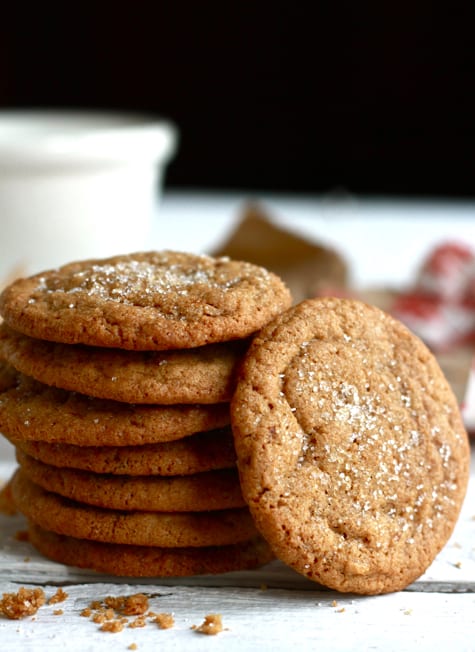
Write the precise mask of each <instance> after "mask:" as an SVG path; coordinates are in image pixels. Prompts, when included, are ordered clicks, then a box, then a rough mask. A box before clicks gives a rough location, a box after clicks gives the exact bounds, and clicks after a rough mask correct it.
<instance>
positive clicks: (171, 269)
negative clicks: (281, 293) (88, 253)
mask: <svg viewBox="0 0 475 652" xmlns="http://www.w3.org/2000/svg"><path fill="white" fill-rule="evenodd" d="M251 279H252V282H253V283H254V284H265V283H268V280H269V273H268V272H267V271H266V270H264V269H262V268H260V267H256V266H254V265H250V264H247V263H240V264H239V265H237V264H233V263H232V262H230V261H229V259H228V258H226V257H222V258H217V259H213V258H211V257H209V256H204V255H203V256H193V258H192V260H191V261H190V259H189V257H185V256H182V257H180V255H179V254H173V256H172V255H171V254H170V253H167V252H157V253H155V254H154V255H152V256H150V257H149V258H148V259H142V258H140V257H137V258H134V257H129V258H127V257H124V259H122V260H117V261H115V262H114V263H113V264H111V263H108V262H107V261H104V262H103V263H97V264H92V265H91V266H90V267H88V268H86V269H78V270H77V271H74V270H73V271H71V273H70V274H69V275H67V276H63V275H52V276H43V277H40V278H39V281H38V286H37V288H36V290H37V291H39V292H43V293H47V294H48V293H49V294H53V293H54V294H58V293H65V294H66V295H67V296H68V297H69V302H68V304H67V305H68V307H69V308H73V307H74V306H75V303H74V297H75V295H81V297H84V296H88V297H93V298H94V299H98V300H101V301H114V302H119V303H123V304H127V305H140V306H153V305H155V304H156V303H160V302H162V301H163V299H164V298H166V297H167V295H170V294H173V296H174V298H175V299H176V297H177V296H178V297H179V296H183V297H187V296H189V295H191V296H193V295H194V293H195V292H196V291H197V289H198V290H199V291H200V292H202V291H203V290H205V291H206V292H209V291H214V292H216V291H219V292H221V293H226V292H228V291H229V290H230V289H232V288H234V287H236V286H238V285H240V284H241V283H246V282H249V281H250V280H251ZM29 302H30V303H34V302H35V298H34V297H32V298H31V299H29Z"/></svg>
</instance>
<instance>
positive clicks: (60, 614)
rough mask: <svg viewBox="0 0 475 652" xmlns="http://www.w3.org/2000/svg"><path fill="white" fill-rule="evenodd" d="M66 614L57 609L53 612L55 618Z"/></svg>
mask: <svg viewBox="0 0 475 652" xmlns="http://www.w3.org/2000/svg"><path fill="white" fill-rule="evenodd" d="M63 614H64V611H63V610H62V609H55V610H54V611H53V616H62V615H63Z"/></svg>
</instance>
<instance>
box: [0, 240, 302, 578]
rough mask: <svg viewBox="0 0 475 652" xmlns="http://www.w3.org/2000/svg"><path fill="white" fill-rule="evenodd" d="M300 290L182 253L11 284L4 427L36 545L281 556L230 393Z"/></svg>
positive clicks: (90, 552) (88, 562)
mask: <svg viewBox="0 0 475 652" xmlns="http://www.w3.org/2000/svg"><path fill="white" fill-rule="evenodd" d="M290 302H291V299H290V295H289V292H288V290H287V288H286V287H285V286H284V284H283V283H282V282H281V280H280V279H279V278H278V277H277V276H275V275H274V274H271V273H269V272H268V271H267V270H265V269H263V268H261V267H257V266H255V265H251V264H248V263H242V262H236V261H231V260H229V259H226V258H211V257H207V256H195V255H191V254H183V253H177V252H150V253H141V254H133V255H128V256H119V257H115V258H110V259H107V260H94V261H84V262H79V263H72V264H70V265H66V266H64V267H62V268H60V269H57V270H51V271H48V272H45V273H43V274H39V275H35V276H33V277H30V278H27V279H20V280H18V281H16V282H15V283H13V284H12V285H11V286H10V287H8V288H7V289H6V290H4V292H3V294H2V295H1V297H0V312H1V315H2V317H3V319H4V323H3V324H2V326H1V334H0V357H1V358H2V359H3V361H2V362H1V366H0V392H1V393H0V430H1V431H2V433H3V434H4V435H5V436H6V437H7V438H8V439H9V440H10V441H11V442H12V443H13V444H14V445H15V446H16V449H17V458H18V462H19V465H20V467H19V469H18V471H17V472H16V473H15V475H14V477H13V479H12V483H11V488H12V493H13V496H14V500H15V503H16V505H17V507H18V509H19V510H20V511H21V512H23V513H24V514H25V515H26V517H27V518H28V521H29V525H30V539H31V541H32V542H33V544H34V545H35V546H36V547H37V548H38V549H39V550H40V551H42V552H43V553H44V554H45V555H47V556H49V557H51V558H52V559H55V560H57V561H59V562H62V563H66V564H73V565H76V566H81V567H87V568H92V569H95V570H98V571H103V572H108V573H113V574H117V575H129V576H172V575H175V576H176V575H189V574H196V573H218V572H225V571H230V570H237V569H242V568H251V567H255V566H258V565H260V564H262V563H265V562H267V561H268V560H269V559H270V558H271V557H272V554H271V552H270V550H269V548H268V545H267V544H266V543H265V542H264V541H263V539H262V538H260V536H259V535H258V533H257V531H256V529H255V526H254V523H253V520H252V518H251V516H250V513H249V511H248V508H247V507H246V505H245V503H244V500H243V497H242V495H241V490H240V485H239V477H238V473H237V468H236V462H235V454H234V447H233V439H232V434H231V430H230V426H229V423H230V409H229V401H230V400H231V396H232V393H233V389H234V378H235V371H236V367H237V365H238V363H239V361H240V360H241V358H242V356H243V354H244V351H245V350H246V348H247V344H248V340H249V337H250V336H251V335H252V334H253V333H254V332H255V331H257V330H258V329H260V328H261V327H262V326H263V325H264V324H266V323H267V322H268V321H269V320H270V319H272V318H273V317H274V316H276V315H277V314H279V313H281V312H282V311H283V310H285V309H286V308H287V307H289V305H290Z"/></svg>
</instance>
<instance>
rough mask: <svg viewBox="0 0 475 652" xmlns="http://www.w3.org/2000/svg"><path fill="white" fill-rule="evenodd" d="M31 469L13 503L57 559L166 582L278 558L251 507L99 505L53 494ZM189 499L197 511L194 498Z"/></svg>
mask: <svg viewBox="0 0 475 652" xmlns="http://www.w3.org/2000/svg"><path fill="white" fill-rule="evenodd" d="M24 461H25V460H23V462H24ZM35 464H38V463H37V462H33V466H34V465H35ZM31 466H32V465H31V460H29V461H28V462H27V463H26V464H25V467H23V466H22V467H21V468H20V470H18V471H16V473H15V475H14V477H13V479H12V493H13V498H14V500H15V504H16V505H17V507H18V509H19V510H20V511H21V512H22V513H23V514H24V515H25V516H26V517H27V519H28V521H29V532H30V538H31V542H32V543H33V545H35V546H36V547H37V548H38V550H39V551H40V552H42V553H43V554H44V555H46V556H48V557H49V558H52V559H54V560H55V561H58V562H61V563H66V564H72V565H74V566H79V567H83V568H91V569H94V570H96V571H101V572H106V573H113V574H114V575H122V576H137V577H140V576H148V577H150V576H153V575H159V576H162V577H163V576H180V575H192V574H202V573H223V572H227V571H233V570H241V569H244V568H253V567H255V566H259V565H261V564H264V563H266V562H267V561H269V560H270V559H271V558H272V555H271V553H270V551H269V548H268V546H267V544H265V543H264V542H263V541H262V539H261V538H260V537H259V536H258V535H257V532H256V530H255V527H254V524H253V521H252V519H251V517H250V514H249V512H248V510H247V509H246V508H242V507H239V508H224V509H216V510H210V511H201V512H191V511H187V512H176V511H174V512H164V511H160V512H154V511H141V510H137V509H133V510H130V511H127V510H125V509H122V510H120V509H110V508H99V507H94V506H91V505H89V504H87V503H84V502H79V501H76V500H71V499H67V498H64V497H63V496H61V495H60V494H58V493H55V492H51V491H45V490H44V489H43V488H42V487H41V486H40V485H38V484H36V483H35V482H33V481H32V480H31V479H30V477H29V475H28V473H29V472H31ZM43 466H45V465H43ZM58 473H61V471H58ZM41 474H42V472H41V471H40V473H39V475H41ZM32 475H35V472H33V473H32ZM35 477H36V476H35ZM92 482H93V481H92ZM99 482H100V480H98V484H97V485H96V486H99ZM152 483H153V480H152ZM152 483H150V484H152ZM205 484H206V483H205ZM209 488H211V482H210V484H209ZM237 493H238V492H237V491H233V490H231V491H230V492H229V494H228V495H227V496H225V499H224V500H223V503H222V504H226V503H232V502H237V501H233V500H229V499H230V495H231V494H237ZM189 499H190V500H189V506H192V504H193V499H192V498H191V494H190V496H189ZM217 504H218V503H216V502H214V505H215V506H216V505H217Z"/></svg>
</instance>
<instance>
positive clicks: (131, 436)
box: [0, 362, 230, 446]
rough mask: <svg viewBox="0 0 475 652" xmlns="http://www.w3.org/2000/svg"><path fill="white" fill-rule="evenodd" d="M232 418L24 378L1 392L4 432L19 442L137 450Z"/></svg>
mask: <svg viewBox="0 0 475 652" xmlns="http://www.w3.org/2000/svg"><path fill="white" fill-rule="evenodd" d="M2 367H3V369H4V370H5V365H2V363H1V362H0V369H1V368H2ZM7 374H8V370H7V371H6V372H5V373H2V372H1V371H0V377H4V376H5V375H7ZM229 418H230V417H229V405H228V404H227V403H217V404H215V405H168V406H167V405H133V404H127V403H120V402H118V401H109V400H107V399H95V398H90V397H88V396H85V395H84V394H76V393H74V392H67V391H65V390H61V389H55V388H52V387H48V386H47V385H43V384H42V383H38V382H36V381H34V380H32V379H30V378H28V377H27V376H24V375H23V374H18V375H17V379H16V383H14V384H13V385H12V386H10V388H8V389H5V390H4V391H3V392H0V431H1V432H3V433H4V434H5V435H6V436H7V437H8V438H11V439H15V440H27V441H29V440H35V441H45V442H50V443H63V444H74V445H76V446H135V445H139V444H150V443H156V442H164V441H173V440H175V439H180V438H181V437H185V436H188V435H191V434H193V433H195V432H200V431H206V430H213V429H215V428H220V427H222V426H225V425H227V424H229Z"/></svg>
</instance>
